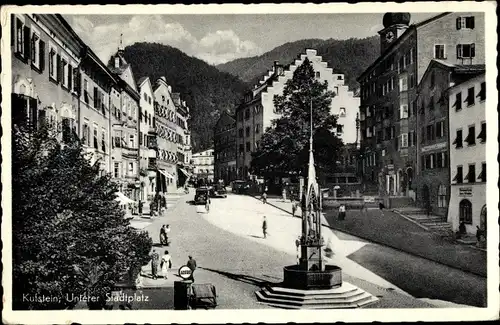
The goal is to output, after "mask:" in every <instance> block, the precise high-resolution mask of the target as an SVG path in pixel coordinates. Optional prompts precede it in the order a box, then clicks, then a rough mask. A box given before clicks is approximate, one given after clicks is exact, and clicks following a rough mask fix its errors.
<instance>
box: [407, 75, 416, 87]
mask: <svg viewBox="0 0 500 325" xmlns="http://www.w3.org/2000/svg"><path fill="white" fill-rule="evenodd" d="M416 85H417V83H416V82H415V75H414V74H413V73H412V74H410V85H409V87H410V89H411V88H413V87H415V86H416Z"/></svg>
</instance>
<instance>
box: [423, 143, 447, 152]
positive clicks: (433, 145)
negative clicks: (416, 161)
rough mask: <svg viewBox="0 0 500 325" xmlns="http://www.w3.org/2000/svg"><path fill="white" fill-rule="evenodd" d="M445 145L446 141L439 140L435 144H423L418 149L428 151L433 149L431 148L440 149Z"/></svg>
mask: <svg viewBox="0 0 500 325" xmlns="http://www.w3.org/2000/svg"><path fill="white" fill-rule="evenodd" d="M446 145H447V142H440V143H436V144H431V145H430V146H425V147H423V148H422V149H421V150H420V151H421V152H428V151H433V150H441V149H445V148H446Z"/></svg>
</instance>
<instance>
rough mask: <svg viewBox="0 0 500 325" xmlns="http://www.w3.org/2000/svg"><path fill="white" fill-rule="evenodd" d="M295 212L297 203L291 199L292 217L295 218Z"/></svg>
mask: <svg viewBox="0 0 500 325" xmlns="http://www.w3.org/2000/svg"><path fill="white" fill-rule="evenodd" d="M296 211H297V203H296V202H295V201H294V200H293V199H292V217H295V212H296Z"/></svg>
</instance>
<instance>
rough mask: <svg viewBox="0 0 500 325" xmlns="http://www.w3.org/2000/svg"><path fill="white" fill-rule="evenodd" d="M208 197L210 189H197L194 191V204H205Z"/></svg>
mask: <svg viewBox="0 0 500 325" xmlns="http://www.w3.org/2000/svg"><path fill="white" fill-rule="evenodd" d="M209 196H210V189H209V188H208V187H199V188H197V189H196V193H195V195H194V204H206V203H207V200H208V199H209Z"/></svg>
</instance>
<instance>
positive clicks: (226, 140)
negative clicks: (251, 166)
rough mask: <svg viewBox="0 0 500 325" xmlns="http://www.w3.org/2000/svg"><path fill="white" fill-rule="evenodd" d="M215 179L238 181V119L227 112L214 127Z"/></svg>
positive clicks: (227, 182)
mask: <svg viewBox="0 0 500 325" xmlns="http://www.w3.org/2000/svg"><path fill="white" fill-rule="evenodd" d="M214 178H215V180H216V181H219V180H222V181H224V183H225V184H229V182H231V181H234V180H236V118H235V117H234V116H233V115H230V114H229V113H228V112H227V111H225V110H224V111H222V113H221V115H220V117H219V119H218V120H217V122H216V123H215V127H214Z"/></svg>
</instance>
